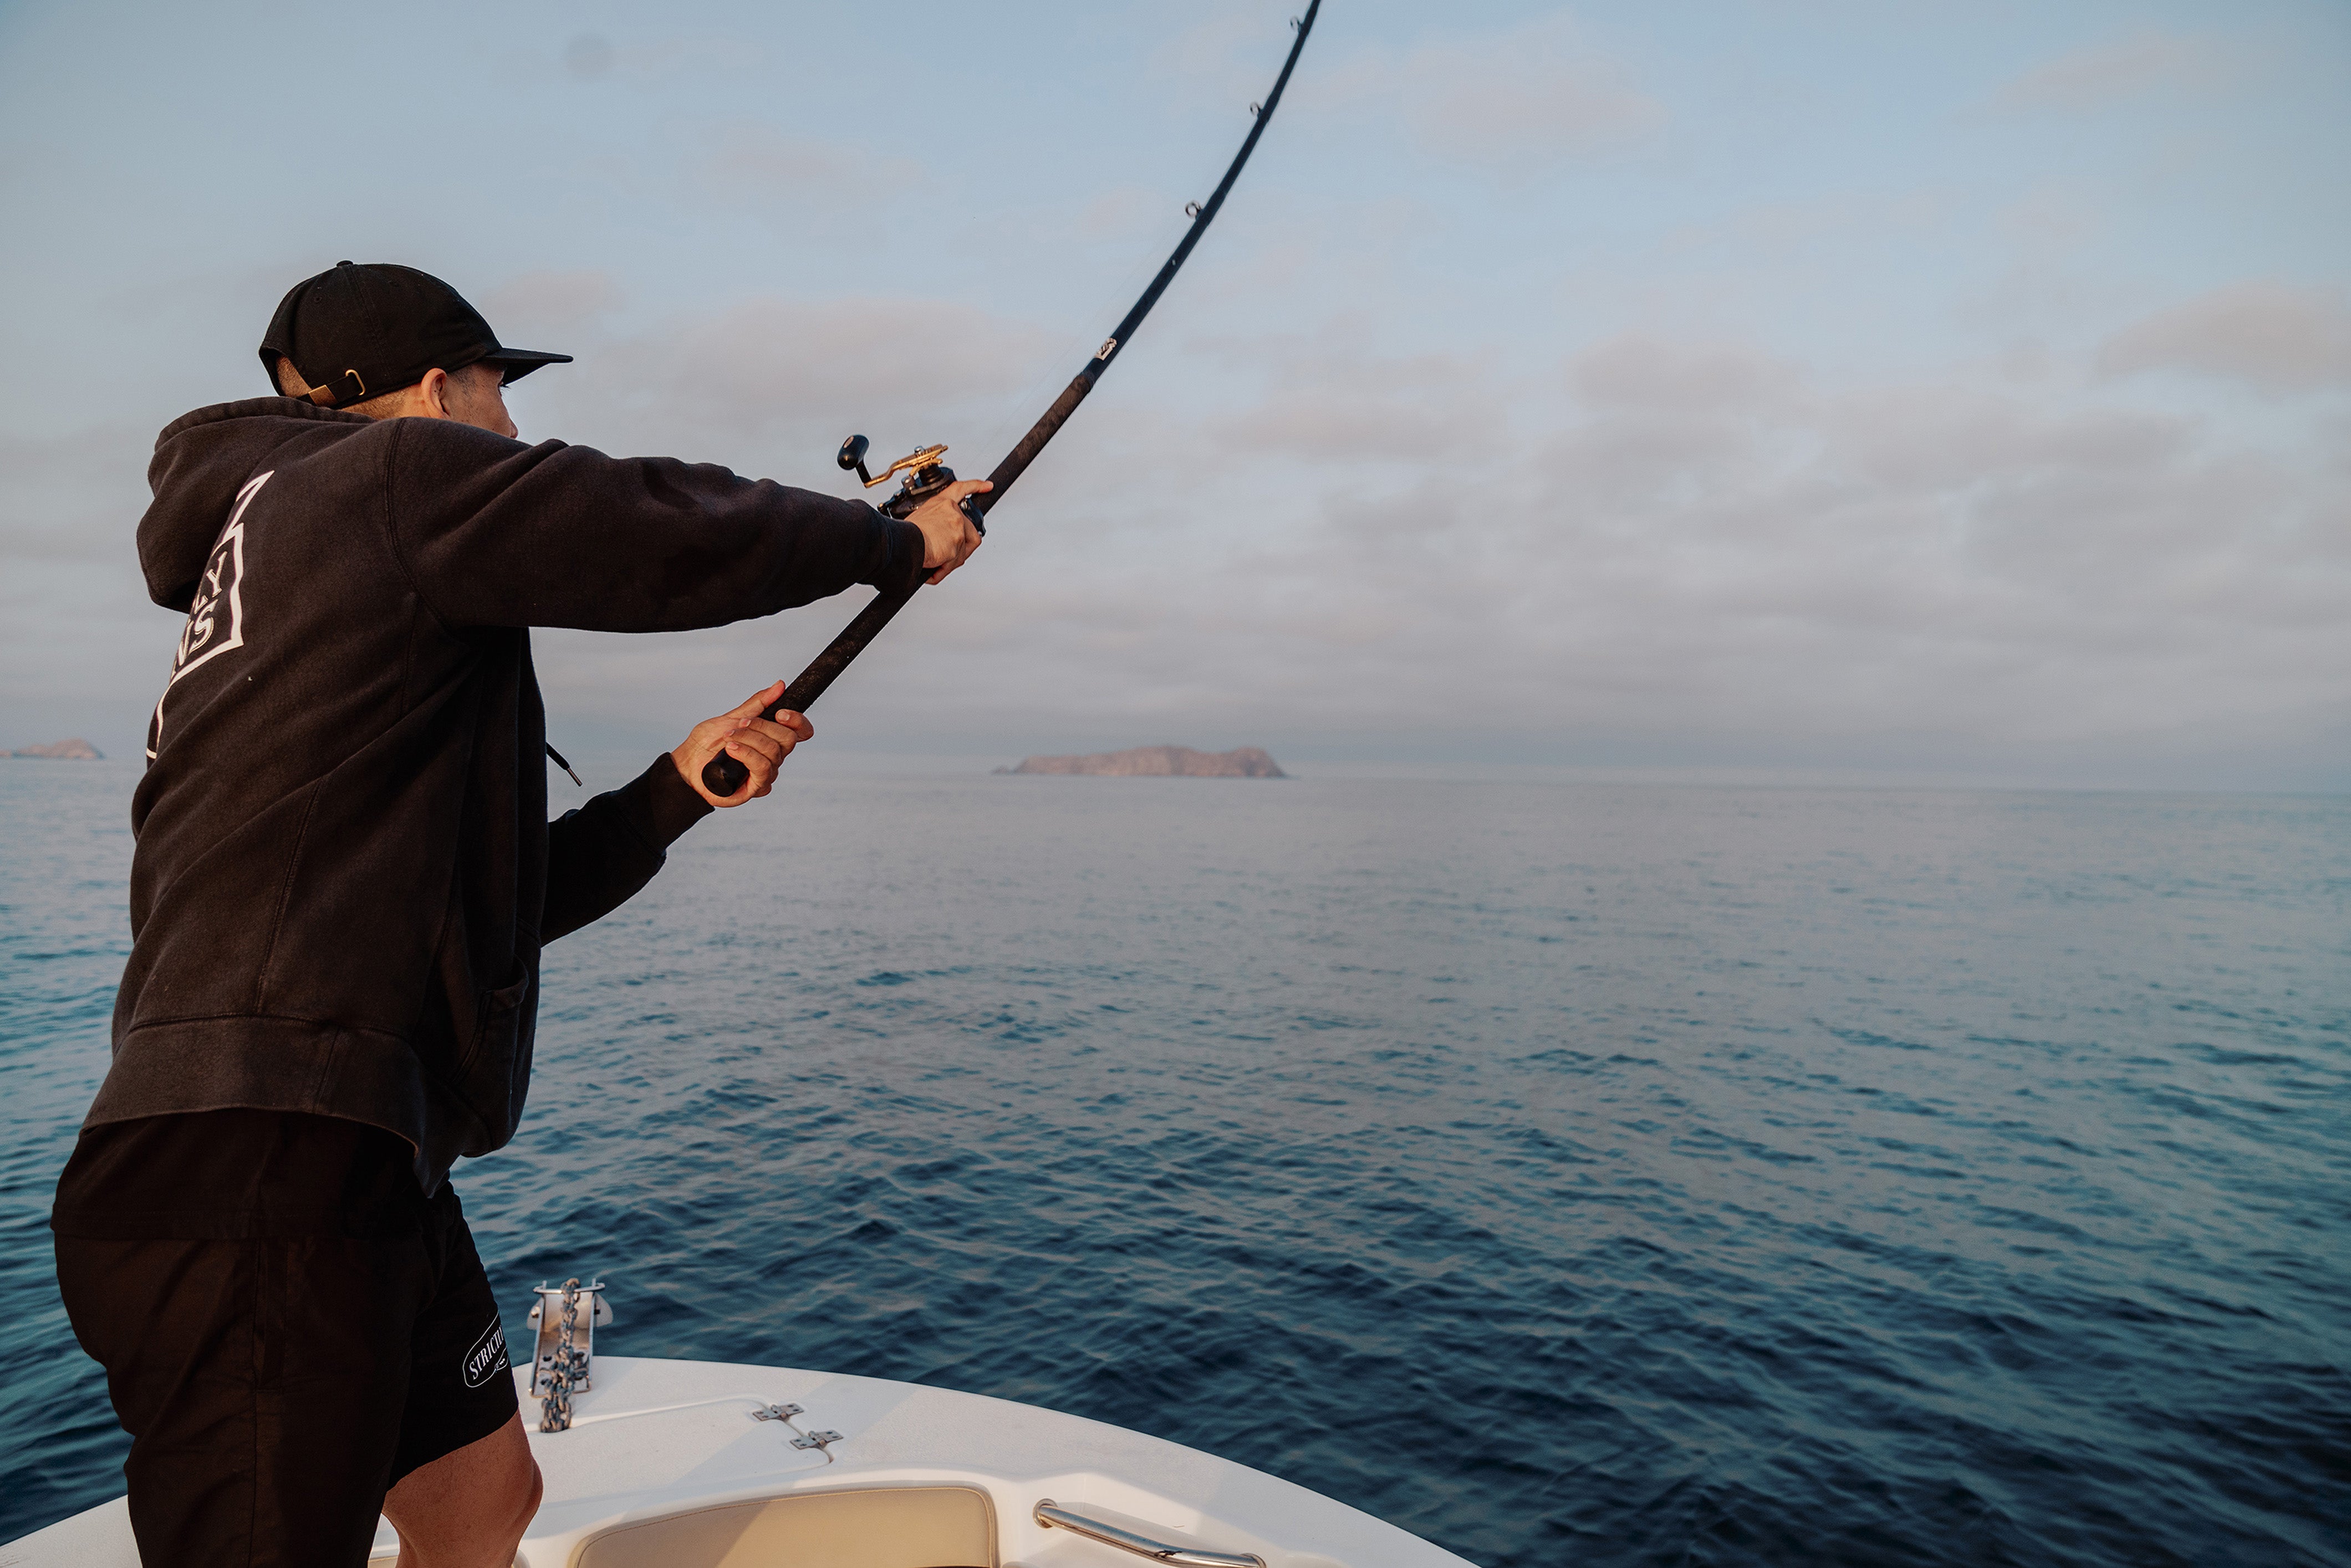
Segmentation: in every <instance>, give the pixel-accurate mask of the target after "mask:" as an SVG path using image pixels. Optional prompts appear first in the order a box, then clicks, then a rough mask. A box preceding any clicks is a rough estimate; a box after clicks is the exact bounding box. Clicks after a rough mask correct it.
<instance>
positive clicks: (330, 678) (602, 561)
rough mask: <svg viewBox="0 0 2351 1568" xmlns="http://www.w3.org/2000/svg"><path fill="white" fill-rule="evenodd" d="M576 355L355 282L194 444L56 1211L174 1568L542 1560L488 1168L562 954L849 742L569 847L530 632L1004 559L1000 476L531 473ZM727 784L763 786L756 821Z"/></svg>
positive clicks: (662, 770) (301, 293)
mask: <svg viewBox="0 0 2351 1568" xmlns="http://www.w3.org/2000/svg"><path fill="white" fill-rule="evenodd" d="M568 359H569V356H568V355H563V354H550V353H540V352H535V351H531V350H519V349H512V348H507V347H506V346H503V345H502V344H500V343H499V341H498V340H497V338H496V335H495V334H494V333H493V332H492V331H491V330H490V328H489V325H488V323H487V322H486V321H485V320H484V319H482V317H481V315H480V314H479V313H478V312H477V311H475V309H474V308H473V307H471V306H470V305H468V304H466V302H465V300H464V299H463V298H460V297H459V295H458V294H457V292H456V291H455V289H453V288H451V287H448V286H447V285H446V284H444V283H443V282H441V281H440V280H439V279H437V278H434V277H428V276H427V275H425V274H423V273H421V272H417V271H414V270H413V269H411V268H407V267H390V266H353V265H352V264H350V263H349V262H345V263H342V264H341V265H340V266H338V267H334V268H332V269H331V270H329V271H327V272H324V273H321V274H319V276H318V277H312V278H309V279H307V280H306V281H304V282H302V283H300V284H298V285H296V286H295V287H294V288H293V290H292V291H291V292H290V293H288V294H287V296H286V298H285V300H284V302H283V303H282V304H281V305H280V306H279V307H278V309H277V316H276V318H275V319H273V320H272V321H271V322H270V324H269V329H268V332H267V334H266V336H265V337H264V339H263V340H262V343H261V361H262V364H263V366H264V368H265V369H266V370H267V371H269V373H270V375H271V378H272V380H273V382H274V384H275V385H276V386H277V389H278V391H279V392H280V393H281V394H282V395H279V396H274V397H262V398H254V399H251V400H248V401H246V402H229V403H223V404H219V405H216V406H214V407H210V408H204V409H199V410H197V411H196V412H194V413H190V414H188V415H186V416H184V417H183V418H182V419H179V420H177V421H175V422H174V423H172V424H171V425H169V426H168V427H166V428H165V430H164V431H163V433H162V435H161V436H160V437H159V438H158V440H157V443H156V447H155V456H154V461H153V463H152V465H151V467H150V469H149V479H150V482H151V484H152V488H153V491H154V502H153V505H152V507H149V509H148V511H147V514H146V516H145V517H144V518H143V519H141V523H140V525H139V555H140V561H141V566H142V568H143V569H144V570H145V573H146V578H147V584H148V588H149V591H150V592H151V594H152V597H153V598H154V600H155V601H156V602H157V603H159V604H162V605H164V606H166V607H168V608H170V609H172V610H175V611H182V612H186V614H187V616H188V621H187V626H186V630H185V632H183V635H182V637H181V640H180V645H179V650H178V653H177V655H176V657H175V659H174V661H173V664H172V671H171V674H170V677H169V679H168V681H167V682H166V683H165V686H164V690H163V693H162V698H161V700H160V701H159V702H158V703H157V705H156V708H155V712H154V716H153V717H152V720H151V722H150V727H149V738H148V758H149V762H148V768H147V772H146V774H145V777H144V778H143V779H142V780H141V783H140V785H139V789H138V791H137V793H136V795H135V797H134V799H133V803H132V807H131V825H132V829H133V831H134V833H135V834H136V837H137V850H136V852H135V854H134V856H133V859H132V865H131V936H132V946H131V957H130V960H129V963H128V965H127V967H125V970H124V973H123V978H122V985H121V989H120V994H119V996H118V998H117V1001H116V1006H115V1014H114V1028H113V1051H114V1056H113V1062H112V1065H111V1068H110V1071H109V1072H108V1074H107V1077H106V1081H105V1082H104V1084H103V1085H102V1086H101V1087H100V1088H99V1092H98V1097H97V1100H96V1102H95V1103H93V1105H92V1106H91V1108H90V1112H89V1118H88V1120H87V1121H86V1122H85V1124H84V1125H83V1130H82V1134H81V1136H80V1139H79V1141H78V1145H77V1146H76V1148H75V1151H74V1154H73V1156H72V1159H71V1161H70V1162H69V1163H68V1166H67V1168H66V1171H65V1174H64V1176H63V1177H62V1179H61V1180H60V1182H59V1185H58V1189H57V1204H56V1207H55V1209H54V1211H53V1213H52V1218H51V1228H52V1229H53V1230H54V1231H55V1233H56V1246H57V1279H58V1283H59V1286H60V1288H61V1291H62V1292H63V1295H64V1298H65V1302H66V1307H67V1311H68V1314H69V1315H70V1317H71V1319H72V1322H73V1326H74V1332H75V1334H76V1335H77V1337H78V1339H79V1340H80V1342H81V1343H82V1345H83V1347H84V1348H85V1349H87V1350H88V1351H89V1354H91V1355H92V1356H94V1357H96V1358H97V1359H98V1360H99V1362H100V1363H102V1364H104V1365H105V1367H106V1372H107V1387H108V1392H109V1394H110V1396H111V1398H112V1401H113V1404H114V1408H115V1411H116V1413H117V1415H118V1416H120V1420H121V1423H122V1426H123V1427H124V1428H125V1430H127V1431H128V1432H129V1433H130V1434H131V1456H130V1458H129V1460H128V1462H127V1464H126V1465H125V1472H126V1475H127V1478H128V1479H129V1482H130V1491H131V1524H132V1528H133V1530H134V1531H135V1532H136V1534H137V1536H138V1540H139V1545H140V1551H141V1555H142V1556H143V1558H144V1559H145V1561H147V1562H148V1563H175V1564H215V1563H218V1564H227V1563H237V1564H262V1563H272V1564H277V1563H284V1564H295V1565H301V1568H310V1565H317V1564H330V1563H350V1564H357V1563H362V1562H364V1560H365V1558H366V1556H367V1551H368V1545H369V1542H370V1541H371V1537H372V1534H373V1531H374V1528H375V1520H376V1516H377V1513H378V1511H379V1510H381V1512H382V1513H384V1514H385V1515H386V1516H388V1517H389V1518H390V1519H391V1520H392V1523H393V1524H394V1525H395V1526H396V1527H397V1528H398V1530H399V1531H400V1536H401V1558H400V1561H401V1563H402V1564H403V1565H404V1568H474V1565H476V1564H479V1565H482V1568H488V1565H491V1564H497V1565H500V1568H503V1565H504V1564H506V1563H509V1562H511V1561H512V1558H513V1553H514V1550H515V1546H516V1542H517V1541H518V1540H519V1539H520V1537H521V1535H522V1532H523V1531H524V1528H525V1527H526V1526H527V1525H528V1522H529V1520H530V1517H531V1515H532V1513H533V1512H534V1511H536V1509H537V1507H538V1495H539V1490H538V1487H539V1483H538V1469H537V1467H536V1466H535V1465H534V1464H533V1462H532V1460H531V1457H530V1450H529V1446H528V1442H527V1441H526V1439H525V1437H524V1435H523V1427H522V1421H521V1417H520V1416H519V1414H518V1412H517V1401H516V1398H515V1393H514V1386H513V1380H512V1378H511V1377H510V1376H509V1375H508V1374H507V1357H506V1354H505V1345H504V1335H503V1331H502V1328H501V1326H500V1323H499V1321H498V1314H497V1308H496V1302H495V1301H494V1300H493V1299H492V1296H491V1292H490V1287H489V1281H488V1280H487V1278H486V1275H485V1274H484V1271H483V1268H482V1263H481V1260H480V1258H479V1257H478V1256H477V1255H476V1253H475V1248H474V1243H473V1239H472V1238H471V1236H470V1234H469V1233H468V1231H467V1229H466V1227H465V1218H464V1216H463V1213H462V1211H461V1210H460V1208H459V1206H458V1202H457V1197H456V1195H455V1192H454V1191H452V1190H451V1188H450V1186H449V1182H448V1175H449V1170H450V1167H451V1166H452V1165H453V1164H454V1163H455V1161H456V1160H457V1159H458V1158H459V1157H460V1156H464V1155H485V1154H488V1153H489V1152H490V1151H492V1150H494V1149H496V1148H498V1147H500V1146H501V1145H504V1144H506V1143H507V1141H508V1140H509V1139H510V1138H512V1137H513V1136H514V1133H515V1128H516V1125H517V1123H518V1121H519V1120H520V1118H521V1114H522V1108H523V1103H524V1098H525V1094H526V1092H527V1091H528V1085H529V1076H530V1064H531V1041H532V1035H533V1024H534V1019H535V1016H536V1012H537V1008H538V971H539V950H540V948H541V946H543V945H544V944H545V943H548V942H551V941H553V940H555V939H556V938H557V937H559V936H565V935H567V934H569V933H570V932H572V931H576V930H578V929H579V928H580V927H581V926H583V925H587V924H589V923H590V921H593V920H596V919H598V918H600V917H601V916H602V915H605V914H607V913H609V912H610V911H611V910H612V909H613V908H615V907H617V906H618V905H619V904H622V902H624V901H625V900H627V899H628V898H629V897H630V896H631V895H632V894H635V893H636V892H637V891H638V890H639V889H640V888H642V887H643V886H644V885H645V883H647V882H649V881H650V880H651V879H652V878H653V874H654V873H655V872H657V871H659V870H660V868H661V865H662V863H663V859H664V851H665V850H666V847H667V846H668V845H669V844H671V843H672V842H674V841H675V840H676V839H677V838H678V837H679V835H681V834H682V833H684V831H686V829H687V828H689V827H691V826H692V825H693V824H694V823H695V821H697V820H699V819H700V818H702V817H704V816H705V815H707V814H708V813H709V812H710V811H711V810H713V809H714V808H718V807H729V806H738V805H741V804H743V803H745V802H746V801H748V800H752V799H755V798H756V797H758V796H761V795H765V794H767V793H768V790H769V789H770V788H771V787H772V786H773V783H774V780H775V778H776V773H777V769H778V767H779V766H780V765H781V763H782V762H783V760H784V759H785V758H786V757H788V756H789V755H790V753H791V751H792V748H793V747H795V746H797V745H798V744H799V743H800V742H802V741H805V740H807V739H809V738H810V735H811V733H812V731H811V730H810V726H809V724H808V722H807V720H806V719H805V718H804V717H803V716H801V715H799V713H797V712H792V711H778V710H776V709H775V705H776V704H777V703H778V701H779V700H780V699H781V697H782V695H783V687H782V684H781V683H778V684H776V685H771V686H769V687H768V688H767V689H766V690H764V691H761V692H759V693H757V694H754V695H752V696H751V697H750V698H749V699H748V700H747V701H746V702H745V703H744V704H743V705H741V706H738V707H737V708H736V709H734V710H733V711H732V712H730V713H728V714H725V715H722V716H718V717H716V718H712V719H707V720H705V721H704V722H703V723H700V724H697V725H695V727H693V729H692V731H691V732H690V733H689V734H688V735H687V736H686V737H685V738H684V740H683V741H682V742H681V743H680V744H679V745H678V747H676V748H675V749H674V750H673V751H670V752H668V753H665V754H664V755H663V756H660V757H658V758H655V759H654V760H653V764H652V765H651V766H650V767H648V768H646V769H645V770H644V771H643V773H642V774H640V775H639V776H638V777H637V778H636V779H632V781H630V782H629V783H627V784H625V785H623V786H622V787H621V788H620V789H614V790H612V791H611V792H609V793H606V794H602V795H599V796H596V797H595V798H593V799H592V800H589V801H587V803H586V804H584V805H582V806H580V808H578V809H577V810H571V811H568V812H566V813H565V814H564V815H563V816H562V817H561V818H560V819H559V820H558V821H554V822H552V823H550V822H549V821H548V820H547V773H546V768H545V765H544V763H543V762H542V760H541V758H542V751H543V750H544V748H545V747H546V734H545V722H544V713H543V710H542V708H541V706H540V701H539V694H538V683H537V680H536V679H535V677H534V675H533V673H532V666H531V657H530V633H529V628H531V627H534V626H570V627H580V628H585V629H590V630H595V631H602V632H674V631H684V630H686V629H689V628H693V627H702V626H716V625H722V624H724V623H726V622H733V621H740V620H744V619H747V618H749V617H753V616H761V615H768V614H772V613H774V612H778V611H779V610H785V609H789V608H791V607H793V606H797V605H801V604H806V603H809V602H810V601H813V600H817V599H820V598H823V597H826V596H828V595H831V594H834V593H838V592H840V591H841V590H843V589H845V588H847V587H849V586H850V585H852V583H860V582H862V583H871V584H874V585H876V586H879V587H882V588H884V589H897V588H902V587H906V586H910V585H911V584H913V583H914V582H916V581H920V580H928V581H931V582H937V581H940V580H944V579H945V578H946V576H947V574H948V573H950V572H952V571H954V570H956V568H957V567H958V566H960V565H961V564H962V563H963V562H964V561H965V560H966V559H968V557H969V556H970V554H971V552H972V550H973V549H976V548H977V545H978V543H979V537H978V534H977V531H976V530H975V529H974V528H973V526H972V524H971V521H970V519H969V517H967V514H966V513H965V512H964V511H963V509H962V506H961V503H962V502H963V500H964V498H965V497H967V496H970V495H973V494H975V493H977V492H981V491H985V490H987V488H988V485H987V481H985V480H980V481H967V482H960V483H956V484H954V485H952V486H948V487H946V489H944V490H942V491H940V492H939V493H938V494H936V495H934V496H932V497H929V498H928V499H927V500H926V501H925V502H924V503H923V504H922V505H921V506H919V507H915V508H914V510H913V511H912V512H911V514H910V515H909V516H908V517H906V518H905V519H904V520H903V521H902V520H899V519H896V518H893V517H887V516H884V515H883V514H882V513H880V512H877V511H876V510H874V508H872V507H869V506H866V505H865V504H863V503H862V502H856V501H845V500H840V499H837V498H835V497H829V496H823V495H818V494H814V493H811V492H808V491H804V490H795V489H789V488H787V487H785V486H779V485H776V484H773V483H770V482H768V481H758V482H754V481H751V480H747V479H743V478H739V477H737V476H735V475H734V474H731V473H729V472H727V471H726V469H723V468H718V467H714V466H709V465H688V464H685V463H681V462H676V461H673V460H670V459H667V458H625V459H624V458H612V457H607V456H605V455H603V454H601V453H599V452H595V451H591V450H590V449H588V448H586V447H579V446H568V445H566V444H563V443H561V442H558V441H547V442H541V443H539V444H537V445H526V444H523V443H522V442H521V441H519V440H517V439H516V434H517V433H516V429H515V425H514V423H513V421H512V420H511V419H510V418H509V417H508V416H507V410H506V405H505V399H504V393H503V391H502V389H503V387H504V386H505V384H506V383H507V382H511V381H513V380H515V379H516V378H517V377H519V376H523V375H527V374H528V373H530V372H531V371H535V370H537V369H538V367H539V366H541V365H544V364H549V363H554V362H559V361H567V360H568ZM770 714H771V715H772V716H768V715H770ZM722 754H724V755H725V756H727V757H730V758H733V759H734V760H735V762H736V763H737V764H738V765H739V767H740V768H741V769H742V770H744V771H746V772H747V775H748V778H747V780H746V781H745V782H744V783H743V784H742V785H741V786H740V787H739V788H737V789H735V790H734V792H733V793H731V794H727V795H725V796H721V795H718V794H716V793H713V792H712V790H711V789H709V788H708V787H707V786H706V785H705V783H704V782H703V772H704V768H705V766H706V765H709V764H711V763H712V762H713V761H714V760H715V759H716V758H718V757H720V756H721V755H722ZM558 760H560V759H559V758H558ZM727 776H728V777H732V773H731V772H729V773H728V774H727Z"/></svg>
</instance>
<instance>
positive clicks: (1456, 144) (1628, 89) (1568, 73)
mask: <svg viewBox="0 0 2351 1568" xmlns="http://www.w3.org/2000/svg"><path fill="white" fill-rule="evenodd" d="M1321 91H1322V93H1323V94H1325V95H1327V96H1329V97H1332V98H1334V99H1338V100H1340V101H1343V102H1347V103H1351V104H1353V105H1355V106H1357V107H1359V108H1370V109H1373V110H1376V111H1377V112H1378V113H1379V114H1381V115H1382V116H1384V117H1395V118H1397V119H1400V120H1402V121H1403V123H1404V124H1405V127H1406V128H1407V129H1408V130H1409V131H1411V132H1412V134H1413V136H1414V138H1415V140H1416V141H1418V142H1419V143H1420V144H1421V145H1422V146H1423V147H1424V148H1426V149H1427V150H1428V151H1430V152H1435V153H1437V154H1438V155H1439V156H1441V157H1446V158H1450V159H1455V160H1458V161H1460V162H1469V163H1477V164H1481V165H1485V166H1488V167H1491V168H1495V169H1497V170H1499V171H1503V172H1523V171H1524V170H1526V169H1528V168H1531V167H1533V168H1540V167H1542V166H1545V165H1548V164H1551V163H1555V162H1559V161H1561V160H1563V159H1567V158H1573V157H1578V156H1583V155H1587V154H1591V153H1593V152H1602V151H1604V150H1606V149H1609V148H1612V147H1616V146H1619V145H1622V144H1624V143H1625V142H1628V141H1633V140H1635V139H1637V138H1639V137H1641V136H1643V135H1645V134H1646V133H1648V132H1650V131H1655V130H1656V129H1657V128H1658V127H1660V126H1662V125H1663V124H1664V123H1665V121H1666V118H1667V115H1666V110H1665V108H1664V106H1663V105H1662V104H1660V103H1659V102H1657V100H1656V99H1653V98H1650V97H1649V96H1647V95H1646V94H1645V93H1642V92H1641V91H1639V90H1638V89H1635V87H1634V86H1633V85H1632V83H1631V81H1630V80H1629V78H1628V77H1627V74H1626V72H1625V69H1624V68H1623V67H1621V66H1619V65H1617V64H1616V63H1615V62H1614V61H1611V60H1608V59H1605V58H1603V57H1600V56H1599V55H1597V54H1595V53H1594V52H1593V50H1592V49H1590V48H1589V47H1586V46H1585V45H1584V44H1583V42H1582V40H1581V38H1580V37H1578V36H1577V34H1576V32H1575V30H1574V28H1573V25H1572V24H1571V23H1570V22H1569V21H1568V19H1566V18H1565V17H1546V18H1542V19H1540V20H1537V21H1534V22H1530V23H1526V24H1524V25H1521V26H1516V27H1511V28H1508V29H1505V30H1502V31H1499V32H1489V33H1486V34H1483V35H1468V36H1448V37H1442V38H1437V39H1432V40H1429V41H1427V42H1424V43H1420V44H1417V45H1415V46H1413V47H1411V48H1409V49H1406V50H1404V51H1402V52H1400V53H1398V52H1384V51H1376V50H1374V51H1367V52H1365V53H1364V54H1361V55H1358V56H1356V57H1354V58H1353V59H1352V60H1350V61H1349V62H1347V63H1346V64H1345V65H1343V66H1341V67H1340V68H1338V69H1336V70H1335V71H1333V72H1332V73H1331V76H1330V77H1329V78H1328V79H1327V80H1326V81H1325V83H1324V85H1323V86H1322V89H1321Z"/></svg>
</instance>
